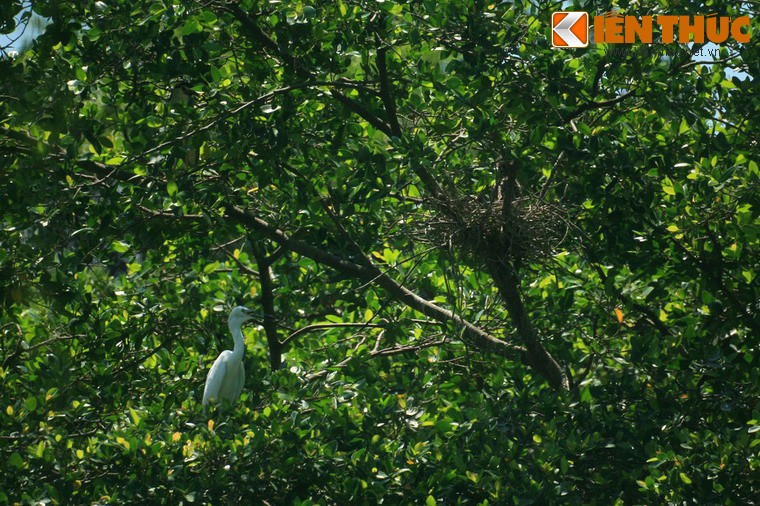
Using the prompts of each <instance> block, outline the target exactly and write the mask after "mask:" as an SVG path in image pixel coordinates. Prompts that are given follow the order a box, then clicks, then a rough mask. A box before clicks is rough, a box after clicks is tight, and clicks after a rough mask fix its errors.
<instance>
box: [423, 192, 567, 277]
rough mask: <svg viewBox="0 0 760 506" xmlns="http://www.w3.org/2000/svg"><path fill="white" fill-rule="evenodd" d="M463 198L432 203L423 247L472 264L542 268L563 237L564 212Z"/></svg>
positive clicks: (526, 200)
mask: <svg viewBox="0 0 760 506" xmlns="http://www.w3.org/2000/svg"><path fill="white" fill-rule="evenodd" d="M506 206H507V207H506V208H505V203H504V201H502V200H496V201H492V202H483V201H479V200H478V199H476V198H473V197H465V198H462V199H458V200H449V201H446V202H442V201H435V202H433V207H434V208H435V209H436V213H435V215H434V217H433V218H432V219H430V220H429V221H428V222H427V227H426V228H427V230H426V233H425V234H424V235H425V236H426V239H427V241H429V242H433V243H435V244H436V245H438V246H443V247H447V248H451V249H454V250H457V251H464V252H466V253H468V254H470V255H472V256H473V257H474V258H476V259H498V260H510V261H512V262H514V263H516V264H519V263H521V262H524V263H543V262H545V261H546V260H547V259H548V258H549V257H550V256H551V255H552V254H553V252H554V251H555V250H556V248H557V247H558V246H559V244H560V243H561V242H562V240H563V239H564V238H565V236H566V234H567V230H568V227H567V222H566V219H565V215H564V211H563V210H562V209H561V208H560V207H558V206H556V205H552V204H547V203H546V202H543V201H541V200H539V199H537V198H532V197H531V196H522V197H518V198H516V199H514V200H512V201H511V202H510V203H508V204H506Z"/></svg>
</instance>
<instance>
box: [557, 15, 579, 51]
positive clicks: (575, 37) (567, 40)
mask: <svg viewBox="0 0 760 506" xmlns="http://www.w3.org/2000/svg"><path fill="white" fill-rule="evenodd" d="M552 46H554V47H586V46H588V13H587V12H554V13H552Z"/></svg>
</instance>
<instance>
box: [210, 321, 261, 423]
mask: <svg viewBox="0 0 760 506" xmlns="http://www.w3.org/2000/svg"><path fill="white" fill-rule="evenodd" d="M254 315H255V313H254V312H253V311H251V310H250V309H248V308H247V307H242V306H238V307H236V308H234V309H233V310H232V311H231V312H230V318H229V320H228V322H227V325H228V326H229V328H230V332H231V333H232V339H233V340H234V341H235V348H233V349H232V350H224V351H223V352H221V353H220V354H219V356H218V357H217V359H216V360H215V361H214V365H212V366H211V369H210V370H209V372H208V376H206V387H205V388H204V390H203V408H204V410H205V408H206V404H208V403H209V402H214V403H221V402H224V401H227V402H230V403H234V402H235V401H237V399H238V397H240V393H241V392H242V391H243V383H244V382H245V370H244V369H243V355H244V354H245V339H244V337H243V331H242V330H241V329H242V327H243V324H244V323H245V322H247V321H249V320H252V319H253V318H254Z"/></svg>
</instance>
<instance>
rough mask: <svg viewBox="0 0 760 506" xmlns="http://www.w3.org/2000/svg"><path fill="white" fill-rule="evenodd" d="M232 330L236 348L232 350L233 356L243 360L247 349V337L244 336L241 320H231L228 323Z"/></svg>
mask: <svg viewBox="0 0 760 506" xmlns="http://www.w3.org/2000/svg"><path fill="white" fill-rule="evenodd" d="M228 325H229V327H230V332H231V333H232V339H233V340H234V341H235V348H234V349H233V350H232V356H233V358H235V359H237V360H241V359H242V358H243V354H244V351H245V339H244V338H243V331H242V330H241V329H240V327H242V326H243V322H241V321H231V322H229V323H228Z"/></svg>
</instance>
